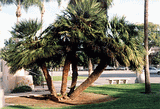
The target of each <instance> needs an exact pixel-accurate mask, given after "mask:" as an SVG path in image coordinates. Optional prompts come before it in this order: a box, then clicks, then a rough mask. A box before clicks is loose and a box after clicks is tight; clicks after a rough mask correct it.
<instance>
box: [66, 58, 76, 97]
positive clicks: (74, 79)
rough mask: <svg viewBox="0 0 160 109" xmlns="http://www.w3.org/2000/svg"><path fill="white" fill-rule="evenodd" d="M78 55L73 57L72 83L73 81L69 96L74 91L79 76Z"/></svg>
mask: <svg viewBox="0 0 160 109" xmlns="http://www.w3.org/2000/svg"><path fill="white" fill-rule="evenodd" d="M77 62H78V60H77V57H76V55H75V58H73V59H72V71H73V73H72V83H71V87H70V91H69V93H68V96H70V95H71V94H72V93H73V92H74V89H75V87H76V84H77V77H78V69H77Z"/></svg>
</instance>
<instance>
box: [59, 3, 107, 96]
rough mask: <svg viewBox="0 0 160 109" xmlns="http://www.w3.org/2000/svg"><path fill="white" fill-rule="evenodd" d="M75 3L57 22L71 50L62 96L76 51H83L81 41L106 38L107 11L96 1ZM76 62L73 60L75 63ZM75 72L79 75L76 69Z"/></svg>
mask: <svg viewBox="0 0 160 109" xmlns="http://www.w3.org/2000/svg"><path fill="white" fill-rule="evenodd" d="M75 2H76V5H73V4H70V5H68V7H67V10H66V11H64V16H60V17H59V19H58V22H57V23H58V24H57V25H59V28H61V32H59V33H60V34H61V35H63V36H64V37H63V38H64V40H66V45H65V46H66V48H67V47H68V48H69V50H70V51H69V52H68V55H67V56H69V58H70V59H69V58H68V57H67V58H66V64H67V63H68V64H67V65H66V66H68V67H65V66H64V72H63V79H62V80H63V81H62V90H61V93H62V95H65V91H66V83H67V80H66V76H68V69H69V64H70V63H71V60H72V59H73V57H75V56H76V51H79V50H80V49H81V43H82V42H81V41H87V40H94V39H97V38H100V37H101V36H102V37H105V36H104V29H105V26H104V25H103V26H102V22H103V24H105V22H106V21H107V20H106V17H105V10H103V9H101V8H100V6H101V4H100V3H97V1H96V0H93V1H89V0H82V1H81V2H78V1H75ZM85 4H89V5H85ZM100 35H101V36H100ZM84 36H85V37H84ZM75 60H76V59H75ZM75 60H73V62H74V61H75ZM73 62H72V63H73ZM72 65H73V64H72ZM65 69H66V70H65ZM74 72H75V73H76V75H77V71H76V67H75V70H74ZM74 84H75V83H74Z"/></svg>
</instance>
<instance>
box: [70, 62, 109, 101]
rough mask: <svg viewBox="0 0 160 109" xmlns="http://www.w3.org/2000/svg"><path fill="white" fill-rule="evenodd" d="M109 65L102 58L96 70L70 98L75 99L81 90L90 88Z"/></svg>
mask: <svg viewBox="0 0 160 109" xmlns="http://www.w3.org/2000/svg"><path fill="white" fill-rule="evenodd" d="M106 67H107V64H106V61H105V60H103V59H102V60H101V62H100V64H99V65H98V66H97V67H96V69H95V70H94V72H93V73H92V74H91V75H90V76H89V77H88V78H87V80H85V81H84V82H83V83H82V84H81V85H80V86H79V87H78V88H76V90H75V91H74V92H73V93H72V94H71V95H70V99H75V98H76V97H77V96H78V95H79V94H80V93H81V92H83V91H84V90H85V89H86V88H88V87H89V86H90V85H91V84H92V83H93V82H94V81H96V80H97V79H98V77H99V76H100V75H101V73H102V72H103V70H104V69H105V68H106Z"/></svg>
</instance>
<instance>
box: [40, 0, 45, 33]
mask: <svg viewBox="0 0 160 109" xmlns="http://www.w3.org/2000/svg"><path fill="white" fill-rule="evenodd" d="M44 2H45V0H43V3H42V10H41V23H42V24H43V16H44V13H45V8H44ZM41 33H42V28H41Z"/></svg>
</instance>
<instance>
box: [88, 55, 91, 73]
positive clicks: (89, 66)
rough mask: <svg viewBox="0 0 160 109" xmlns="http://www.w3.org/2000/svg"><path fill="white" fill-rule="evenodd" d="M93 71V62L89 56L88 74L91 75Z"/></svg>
mask: <svg viewBox="0 0 160 109" xmlns="http://www.w3.org/2000/svg"><path fill="white" fill-rule="evenodd" d="M91 73H92V62H91V58H89V61H88V76H90V75H91Z"/></svg>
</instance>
